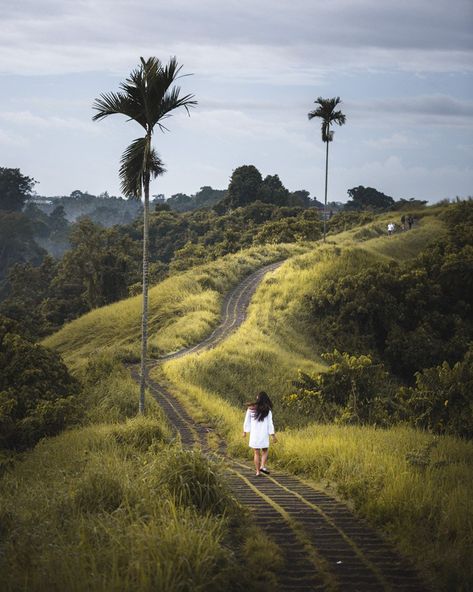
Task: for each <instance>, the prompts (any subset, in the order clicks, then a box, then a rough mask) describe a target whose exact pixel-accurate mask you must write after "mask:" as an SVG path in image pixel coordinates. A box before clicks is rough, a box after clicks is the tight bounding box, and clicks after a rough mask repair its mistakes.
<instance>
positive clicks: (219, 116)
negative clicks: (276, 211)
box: [0, 0, 473, 202]
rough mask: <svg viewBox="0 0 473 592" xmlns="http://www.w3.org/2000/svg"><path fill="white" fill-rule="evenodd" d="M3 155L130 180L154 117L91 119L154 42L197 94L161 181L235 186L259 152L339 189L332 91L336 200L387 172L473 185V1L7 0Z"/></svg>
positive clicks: (332, 196) (168, 141) (400, 177)
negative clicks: (136, 151) (121, 171)
mask: <svg viewBox="0 0 473 592" xmlns="http://www.w3.org/2000/svg"><path fill="white" fill-rule="evenodd" d="M0 10H1V14H2V34H1V36H0V83H1V86H0V88H1V92H0V166H4V167H13V168H20V169H21V171H22V173H24V174H26V175H28V176H32V177H34V178H35V179H36V180H37V181H39V185H37V187H36V189H37V191H38V193H40V194H42V195H68V194H70V193H71V191H73V190H75V189H80V190H82V191H89V192H90V193H95V194H98V193H101V192H103V191H105V190H107V191H108V192H109V193H111V194H119V193H120V190H119V180H118V167H119V160H120V156H121V154H122V152H123V150H124V149H125V148H126V146H127V145H128V143H129V142H130V141H131V140H133V139H134V138H137V137H139V136H140V134H141V128H140V127H139V126H138V125H137V124H135V123H133V122H127V121H126V120H125V118H122V117H120V116H115V117H111V118H108V119H107V120H105V121H102V122H92V120H91V118H92V115H93V110H92V103H93V100H94V99H95V98H96V97H98V96H99V94H100V93H101V92H106V91H111V90H118V85H119V83H120V81H122V80H123V79H124V78H125V77H126V76H127V75H128V74H129V72H130V71H131V70H132V69H133V68H134V67H135V66H136V65H137V64H138V62H139V57H140V56H144V57H148V56H151V55H153V56H156V57H158V58H160V59H161V60H162V61H167V60H168V58H169V57H170V56H172V55H175V56H176V57H177V59H178V61H179V63H181V64H183V72H184V73H189V74H190V73H192V74H193V75H192V76H189V77H185V78H183V79H182V80H181V81H180V84H181V86H182V88H183V91H185V92H191V93H194V94H195V97H196V99H197V100H198V103H199V104H198V106H197V108H196V109H194V110H193V111H192V113H191V117H190V118H189V117H187V115H186V114H185V113H182V114H178V115H176V116H174V117H173V118H171V119H169V120H168V123H167V126H168V128H169V130H170V131H169V132H168V133H165V134H162V133H160V132H157V133H156V134H155V138H154V145H155V147H156V149H157V150H158V152H159V154H160V156H161V158H162V160H163V161H164V163H165V165H166V168H167V171H168V172H167V173H166V174H165V175H164V176H163V177H160V178H159V179H158V180H156V181H154V182H153V185H152V193H164V194H165V195H166V197H170V196H171V195H172V194H174V193H178V192H184V193H189V194H192V193H195V192H196V191H198V190H199V188H200V187H202V186H203V185H211V186H212V187H214V188H218V189H221V188H225V187H227V186H228V181H229V178H230V176H231V174H232V171H233V170H234V169H235V168H236V167H238V166H240V165H242V164H254V165H255V166H256V167H257V168H258V169H259V170H260V171H261V173H262V175H263V177H264V176H266V175H268V174H278V175H279V176H280V178H281V180H282V182H283V183H284V184H285V185H286V187H287V188H288V189H291V190H296V189H307V190H309V191H310V193H311V195H313V196H314V195H315V196H317V197H319V198H321V197H322V196H323V186H324V146H323V144H322V141H321V137H320V125H319V123H318V121H317V120H312V121H310V122H309V121H308V119H307V113H308V111H310V110H312V109H313V108H314V104H313V102H314V100H315V99H316V98H317V97H318V96H322V97H334V96H340V97H341V99H342V110H343V111H344V113H345V114H346V116H347V122H346V124H345V125H344V126H342V127H340V128H338V127H337V128H335V139H334V142H333V143H332V144H331V155H330V180H329V200H337V201H346V200H347V194H346V192H347V189H349V188H351V187H354V186H358V185H365V186H372V187H376V188H377V189H379V190H381V191H383V192H384V193H387V194H388V195H392V196H393V197H395V198H396V199H399V198H401V197H403V198H411V197H416V198H421V199H427V200H429V201H431V202H434V201H438V200H439V199H443V198H445V197H450V198H452V197H455V196H457V195H459V196H462V197H465V196H467V195H472V194H473V172H472V162H473V35H472V32H473V3H472V2H471V0H291V1H288V0H284V1H283V0H272V1H269V0H256V1H255V0H251V1H250V0H238V1H237V0H199V1H196V0H174V1H173V2H169V1H167V2H162V0H134V1H133V2H132V1H131V0H128V1H124V0H15V2H13V1H12V0H0Z"/></svg>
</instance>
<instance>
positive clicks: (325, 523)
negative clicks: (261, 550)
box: [132, 263, 426, 592]
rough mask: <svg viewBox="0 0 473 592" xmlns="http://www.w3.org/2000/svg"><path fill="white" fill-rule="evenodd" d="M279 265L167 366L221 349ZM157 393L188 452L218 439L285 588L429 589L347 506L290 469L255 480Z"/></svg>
mask: <svg viewBox="0 0 473 592" xmlns="http://www.w3.org/2000/svg"><path fill="white" fill-rule="evenodd" d="M279 265H280V263H273V264H271V265H267V266H265V267H263V268H261V269H259V270H258V271H256V272H254V273H252V274H251V275H249V276H248V277H247V278H246V279H245V280H244V281H243V282H241V283H240V284H239V285H238V286H237V287H236V288H235V289H234V290H233V291H231V292H230V293H229V294H228V295H227V296H226V298H225V299H224V301H223V305H222V321H221V323H220V324H219V326H218V327H217V328H216V329H215V330H214V331H213V333H212V334H211V335H210V336H209V337H207V338H206V339H205V340H203V341H202V342H200V343H199V344H197V345H194V346H192V347H189V348H187V349H182V350H179V351H177V352H174V353H171V354H168V355H166V356H164V357H163V358H161V360H160V361H164V360H166V361H167V360H171V359H175V358H177V357H181V356H184V355H187V354H189V353H195V352H197V351H199V350H204V349H209V348H212V347H215V346H216V345H217V344H218V343H220V342H221V341H222V340H224V339H225V338H226V337H228V336H229V335H230V334H231V333H232V332H233V331H235V330H236V329H237V328H238V327H239V326H240V325H241V324H242V323H243V321H244V320H245V316H246V310H247V308H248V305H249V302H250V300H251V297H252V295H253V294H254V292H255V290H256V288H257V286H258V284H259V282H260V281H261V280H262V278H263V277H264V275H265V274H266V273H268V272H270V271H274V270H275V269H276V268H277V267H278V266H279ZM132 375H133V378H134V379H135V380H137V381H138V382H139V373H138V369H137V368H135V367H133V368H132ZM149 389H150V391H151V393H152V394H153V396H154V397H155V398H156V400H157V401H158V403H159V404H160V405H161V407H162V408H163V410H164V412H165V413H166V415H167V418H168V420H169V422H170V423H171V425H172V427H173V428H174V430H175V431H176V432H177V433H178V434H179V435H180V438H181V441H182V444H183V445H184V446H185V447H187V448H192V447H195V446H197V447H200V448H201V449H202V450H203V451H205V452H207V453H208V454H211V453H214V452H215V442H217V450H218V453H219V455H220V456H223V457H224V458H225V463H226V465H227V467H228V477H227V478H228V482H229V484H230V486H231V488H232V490H233V493H234V495H235V497H236V498H237V499H238V501H239V502H241V503H242V504H244V505H245V506H247V507H248V508H249V509H250V511H251V512H252V513H253V514H254V520H255V523H256V524H257V525H258V526H259V527H261V528H262V530H263V531H264V532H265V533H266V534H267V535H268V536H269V537H270V538H271V539H272V540H273V541H274V542H275V543H276V544H277V545H278V546H279V548H280V550H281V553H282V556H283V558H284V562H283V565H282V566H281V567H280V568H279V571H278V573H277V576H278V581H279V587H280V590H284V591H288V592H289V591H311V590H327V591H332V590H333V591H350V592H370V591H373V592H374V591H406V592H422V591H423V590H425V589H426V588H425V587H424V585H423V584H422V583H421V582H420V580H419V579H418V577H417V575H416V573H415V571H414V570H413V568H412V567H411V566H410V565H409V563H408V562H407V561H406V560H404V559H403V558H401V557H400V556H399V555H398V554H397V553H396V552H395V551H394V550H393V549H392V547H391V546H390V545H389V544H387V543H386V542H385V541H384V540H383V539H382V538H381V537H380V535H379V534H377V533H376V532H375V531H374V530H373V529H372V528H371V527H370V526H369V525H368V524H367V523H366V522H364V521H363V520H361V519H359V518H356V517H355V516H354V515H353V514H352V513H351V512H350V510H349V509H348V508H347V507H346V506H345V505H344V504H342V503H341V502H339V501H337V500H335V499H334V498H332V497H330V496H329V495H327V494H326V493H324V492H322V491H320V490H317V489H315V488H314V487H312V486H309V485H307V484H306V483H304V482H303V481H302V480H300V479H298V478H297V477H294V476H291V475H289V474H286V473H283V472H278V471H273V472H272V473H271V476H264V477H263V476H261V477H259V478H255V477H254V469H253V467H252V465H251V466H250V464H249V463H244V462H240V461H238V460H235V459H232V458H229V457H228V456H226V446H225V443H224V441H223V440H222V439H219V438H218V437H217V440H215V438H216V436H217V435H216V434H214V433H211V430H210V429H209V428H208V426H206V425H204V424H203V423H202V422H197V421H195V420H194V419H193V418H192V417H191V416H190V414H189V413H188V412H187V410H186V409H185V408H184V406H183V405H182V403H181V402H180V401H179V400H178V399H177V398H176V397H175V396H173V395H172V394H171V392H170V391H169V389H167V388H166V386H164V385H163V384H160V383H158V382H157V381H156V380H153V379H150V380H149ZM209 436H210V438H209ZM211 438H212V443H211V442H210V439H211Z"/></svg>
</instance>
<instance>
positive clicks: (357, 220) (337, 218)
mask: <svg viewBox="0 0 473 592" xmlns="http://www.w3.org/2000/svg"><path fill="white" fill-rule="evenodd" d="M374 218H375V215H374V214H373V213H371V212H337V213H336V214H334V215H333V216H332V217H331V218H330V220H329V221H328V230H329V231H331V232H332V233H336V232H344V231H345V230H349V229H350V228H353V227H355V226H363V225H364V224H367V223H368V222H372V221H373V220H374Z"/></svg>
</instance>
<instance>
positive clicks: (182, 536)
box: [0, 422, 274, 592]
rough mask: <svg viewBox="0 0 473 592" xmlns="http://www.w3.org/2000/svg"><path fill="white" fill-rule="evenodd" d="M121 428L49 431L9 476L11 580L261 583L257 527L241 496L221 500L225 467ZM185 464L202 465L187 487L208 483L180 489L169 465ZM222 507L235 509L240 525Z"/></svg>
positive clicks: (6, 523) (69, 585)
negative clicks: (254, 553)
mask: <svg viewBox="0 0 473 592" xmlns="http://www.w3.org/2000/svg"><path fill="white" fill-rule="evenodd" d="M120 427H121V426H93V427H88V428H82V429H80V430H71V431H69V432H67V433H65V434H62V435H61V436H59V437H58V438H55V439H49V440H44V441H43V442H42V443H41V444H40V445H39V446H37V447H36V448H35V450H34V451H32V452H31V454H29V455H28V456H25V458H24V460H23V462H21V463H17V464H16V465H15V466H14V467H13V468H12V469H11V470H9V471H8V472H7V473H6V474H5V475H4V477H3V479H2V482H1V483H0V500H1V503H0V507H1V510H0V529H1V534H2V553H1V556H0V581H1V582H2V590H5V591H6V592H13V591H14V590H19V589H25V588H27V589H28V590H30V591H31V592H41V591H42V590H45V589H48V590H49V589H51V587H53V589H55V590H68V591H72V592H85V591H87V590H97V591H100V592H106V591H109V590H116V591H117V592H127V591H129V590H140V591H143V592H156V591H157V592H182V591H183V590H195V591H199V590H200V591H204V590H205V591H209V592H220V591H221V590H229V591H230V592H232V591H235V592H236V590H241V589H245V590H248V591H249V592H251V591H256V590H261V589H262V588H261V587H255V585H254V583H253V577H252V574H251V573H250V571H249V569H248V567H249V566H254V563H252V561H251V560H252V558H251V557H249V556H248V550H247V549H246V547H247V546H248V547H250V549H251V545H245V541H246V539H247V537H249V536H250V535H251V536H254V534H255V533H254V531H250V530H249V529H248V531H247V526H246V524H247V519H246V517H245V514H244V512H243V511H242V509H241V508H240V507H239V506H238V505H236V504H235V503H234V501H233V499H232V498H230V497H228V498H226V499H223V496H224V495H226V491H227V490H226V487H225V484H224V483H221V481H222V479H223V477H222V475H221V474H220V471H218V475H217V469H215V468H214V467H213V465H209V464H208V461H206V460H205V458H204V457H203V456H202V455H200V457H199V459H198V460H197V453H186V452H184V451H182V450H181V449H180V448H178V447H176V448H173V449H170V450H166V449H165V448H164V447H163V445H162V444H153V445H152V446H151V447H150V448H148V449H145V448H141V445H140V444H139V445H138V446H133V448H130V443H131V442H138V443H139V442H142V440H141V437H138V438H137V439H136V438H133V437H131V432H132V431H133V428H135V429H136V430H137V432H138V433H140V434H142V428H143V424H142V423H136V424H135V425H134V426H133V425H132V424H131V422H130V424H129V425H128V432H129V433H128V436H130V437H128V436H127V438H126V440H121V439H118V440H117V439H116V435H117V433H118V430H119V429H120ZM161 455H164V456H165V458H166V463H164V464H163V463H162V460H161ZM188 457H189V458H188ZM180 464H182V466H183V467H184V470H187V468H188V467H192V468H190V469H189V471H188V472H187V473H186V475H187V478H188V479H189V482H187V481H186V479H183V480H182V481H181V483H180V485H181V486H182V487H183V489H184V491H185V492H189V490H190V488H191V487H192V486H193V485H196V486H197V487H198V488H200V489H199V493H196V494H192V495H191V496H190V497H186V493H184V495H180V492H179V485H178V486H177V489H175V490H173V491H172V492H170V490H169V487H168V483H169V479H168V477H169V475H168V470H171V471H172V472H175V471H176V470H178V468H179V465H180ZM207 465H208V466H207ZM209 475H210V478H209ZM171 481H172V477H171ZM199 495H200V497H199ZM212 495H213V496H214V497H213V501H212V499H211V498H212ZM217 495H218V499H217ZM175 498H176V499H179V500H180V503H178V504H176V503H175V501H174V499H175ZM199 505H202V508H203V509H202V511H201V510H199V509H198V506H199ZM211 512H214V513H213V514H212V513H211ZM220 512H224V513H225V515H226V516H230V512H231V517H232V518H233V521H232V523H230V522H229V520H227V519H226V518H222V517H221V516H220V515H217V514H219V513H220ZM230 524H232V527H231V528H230ZM260 542H263V541H262V540H261V538H260ZM240 548H244V550H243V553H240V552H239V549H240ZM268 550H269V551H270V552H273V551H274V549H272V548H271V547H269V548H268ZM65 557H66V558H67V560H66V561H65V560H64V558H65ZM272 562H273V561H272V557H268V565H266V566H265V567H264V568H263V571H264V572H266V573H267V576H268V579H269V581H271V582H273V581H274V576H273V574H272V573H271V563H272ZM266 570H268V571H266ZM259 583H260V585H261V582H259Z"/></svg>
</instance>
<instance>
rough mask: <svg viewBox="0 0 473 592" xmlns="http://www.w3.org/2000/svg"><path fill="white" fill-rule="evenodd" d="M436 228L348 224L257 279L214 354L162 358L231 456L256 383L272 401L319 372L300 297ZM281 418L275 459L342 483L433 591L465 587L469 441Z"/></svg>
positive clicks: (414, 246)
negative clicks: (378, 229)
mask: <svg viewBox="0 0 473 592" xmlns="http://www.w3.org/2000/svg"><path fill="white" fill-rule="evenodd" d="M442 232H443V227H442V225H441V223H440V222H439V221H438V220H437V219H436V218H435V217H428V218H426V219H424V220H423V221H422V223H421V224H420V225H419V226H418V227H417V228H416V229H414V230H412V231H409V232H407V233H402V234H401V233H400V234H399V235H395V236H392V237H386V236H380V237H379V238H376V239H372V240H367V241H366V240H364V239H363V240H362V242H360V243H359V244H358V245H356V243H355V241H354V239H353V235H355V234H356V233H359V229H354V230H352V231H349V232H347V233H345V236H344V237H342V240H340V241H338V240H337V243H338V244H332V245H328V246H326V247H319V248H317V249H316V250H314V251H312V252H310V253H306V254H303V255H300V256H297V257H294V258H292V259H291V260H289V261H287V262H286V263H285V264H284V265H283V266H281V268H279V269H278V270H277V271H276V272H274V273H273V274H271V275H270V276H269V277H267V278H266V279H265V280H264V282H263V283H262V285H261V287H260V289H259V290H258V291H257V293H256V295H255V298H254V299H253V302H252V305H251V308H250V311H249V316H248V319H247V322H246V323H245V324H244V325H243V327H242V328H241V329H240V330H239V331H238V332H237V333H236V334H234V335H233V336H232V337H230V338H229V339H228V340H227V341H225V342H224V343H223V344H222V345H221V346H220V347H218V348H216V349H215V350H212V351H210V352H205V353H202V354H200V355H193V356H188V357H185V358H181V359H178V360H175V361H172V362H168V363H166V365H165V367H164V371H165V374H166V376H167V378H168V379H169V380H170V381H171V383H172V384H173V385H174V388H177V389H178V391H179V392H180V393H181V395H182V396H183V397H184V398H187V399H188V400H191V401H192V404H194V405H196V406H198V407H200V408H201V412H203V413H206V414H207V415H208V416H209V417H210V418H212V419H213V420H214V422H215V425H217V426H219V428H220V430H221V431H222V432H223V433H224V435H225V436H226V437H227V439H228V441H229V443H230V448H231V449H232V450H233V452H234V453H236V454H242V455H248V450H247V448H246V446H245V445H244V444H243V443H242V440H241V437H240V433H241V422H242V410H243V406H242V403H243V402H244V401H247V400H250V399H252V398H253V397H254V395H255V393H256V392H257V391H258V390H260V389H261V388H265V389H267V390H268V391H269V392H270V393H271V395H272V396H273V398H274V399H275V401H276V403H277V402H278V401H280V399H281V397H282V395H283V394H287V393H288V392H290V390H289V389H290V388H291V386H290V383H291V380H293V379H294V378H295V374H296V370H297V368H301V369H304V370H311V369H320V365H321V361H320V358H319V357H318V356H317V353H316V352H317V351H318V350H317V343H316V339H311V338H310V337H309V336H308V332H307V330H305V328H306V327H307V318H306V314H305V310H304V298H305V295H307V294H309V293H310V292H311V290H313V289H314V288H315V287H316V286H317V283H318V282H320V281H321V280H322V279H323V278H324V277H327V276H328V277H330V276H333V275H334V274H341V275H343V274H348V273H356V271H357V270H360V269H363V268H365V267H366V266H368V265H376V263H377V262H380V261H383V262H385V261H386V259H396V260H402V259H408V258H409V257H411V256H414V255H415V254H417V253H418V252H419V250H420V249H422V248H423V247H425V246H426V245H427V244H428V242H429V241H430V240H433V239H435V238H436V237H437V236H438V235H439V234H440V233H442ZM350 236H351V238H350ZM319 353H321V352H320V351H319ZM222 368H225V372H222ZM276 417H277V421H278V424H279V425H278V427H280V428H281V427H282V426H287V427H290V426H291V425H292V426H293V427H292V428H291V429H287V430H286V431H285V432H284V433H283V434H282V435H281V438H280V444H278V445H276V446H274V448H273V449H272V459H273V462H274V461H276V462H278V463H279V464H280V466H284V467H286V468H287V469H289V470H291V471H294V472H297V473H300V474H303V475H306V476H307V477H308V478H310V479H314V480H316V481H318V482H324V481H329V482H330V483H336V486H337V491H338V492H339V493H341V494H342V495H343V496H345V497H346V498H348V499H350V500H352V501H353V502H354V504H355V507H356V509H357V510H358V511H359V512H360V513H361V514H363V515H364V516H366V517H368V518H369V519H370V520H371V521H372V522H373V523H375V524H377V525H379V526H381V527H382V528H383V529H384V530H385V531H386V532H387V533H389V535H390V536H391V537H392V538H393V539H394V540H395V541H396V543H397V544H398V546H399V547H400V548H401V549H402V550H403V551H404V552H405V553H407V554H409V555H410V556H411V557H412V558H413V559H414V560H415V561H416V563H417V564H418V566H419V567H420V568H421V569H422V571H423V572H424V573H425V574H428V575H430V577H431V578H432V580H433V581H435V582H436V583H437V584H438V586H439V588H441V589H443V590H450V589H455V590H467V589H469V586H470V585H471V583H472V582H473V572H472V568H471V566H470V563H469V562H468V561H467V559H468V557H467V552H468V551H467V550H468V549H469V548H471V545H472V544H473V521H472V516H473V513H472V512H471V510H472V502H471V500H472V499H473V472H472V464H473V445H472V443H471V442H464V441H461V440H458V439H455V438H451V437H433V436H430V435H428V434H426V433H422V432H420V431H416V430H413V429H411V428H407V427H404V428H402V427H396V428H392V429H388V430H377V429H374V428H368V427H342V426H333V425H329V426H310V425H309V426H306V427H303V426H304V424H306V423H307V419H306V418H300V417H296V416H294V414H292V416H288V415H287V412H285V411H284V410H282V409H281V408H280V407H279V405H278V406H277V412H276ZM297 426H299V427H298V428H297ZM419 551H420V552H419Z"/></svg>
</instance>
